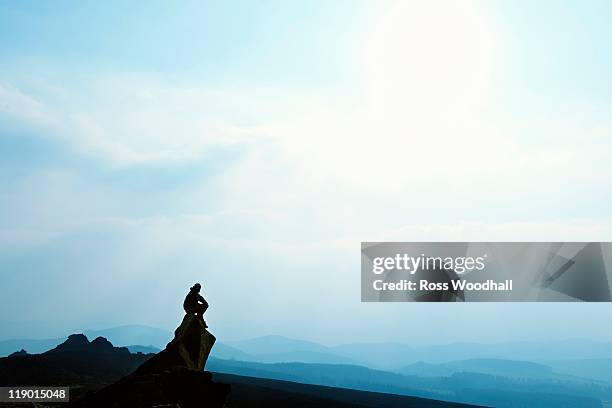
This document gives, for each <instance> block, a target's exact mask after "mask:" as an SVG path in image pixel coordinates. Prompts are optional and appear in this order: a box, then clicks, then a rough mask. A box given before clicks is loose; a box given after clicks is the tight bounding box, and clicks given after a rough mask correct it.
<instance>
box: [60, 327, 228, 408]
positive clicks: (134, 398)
mask: <svg viewBox="0 0 612 408" xmlns="http://www.w3.org/2000/svg"><path fill="white" fill-rule="evenodd" d="M214 343H215V336H213V335H212V334H211V333H210V332H208V330H206V326H205V325H204V322H203V320H202V319H200V318H198V317H197V316H195V315H186V316H185V317H184V318H183V321H182V323H181V325H180V326H179V327H178V328H177V329H176V330H175V332H174V339H172V341H171V342H170V343H168V345H167V346H166V348H165V349H164V350H162V351H160V352H159V353H158V354H156V355H155V356H153V357H152V358H151V359H149V360H148V361H146V362H145V363H143V364H142V365H141V366H140V367H138V368H137V369H136V371H134V373H132V374H130V375H129V376H127V377H124V378H122V379H121V380H119V381H118V382H116V383H115V384H112V385H110V386H108V387H106V388H103V389H102V390H100V391H98V392H96V393H93V394H90V395H88V396H87V397H85V398H84V399H82V400H80V401H76V402H75V403H73V404H72V406H73V407H94V408H95V407H117V408H121V407H126V408H127V407H130V408H132V407H134V408H138V407H141V408H144V407H153V406H176V405H178V406H180V407H181V408H196V407H211V408H212V407H222V406H223V405H224V402H225V399H226V397H227V395H228V393H229V391H230V386H229V385H227V384H220V383H216V382H214V381H212V379H211V378H212V375H211V374H210V373H209V372H206V371H202V370H203V369H204V366H205V364H206V360H207V359H208V355H209V354H210V351H211V349H212V346H213V345H214ZM100 346H102V345H100Z"/></svg>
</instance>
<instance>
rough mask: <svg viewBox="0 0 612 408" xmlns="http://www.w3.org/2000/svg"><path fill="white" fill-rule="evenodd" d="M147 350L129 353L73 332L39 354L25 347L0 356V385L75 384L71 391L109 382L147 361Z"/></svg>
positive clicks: (102, 339) (95, 386)
mask: <svg viewBox="0 0 612 408" xmlns="http://www.w3.org/2000/svg"><path fill="white" fill-rule="evenodd" d="M150 357H151V355H150V354H142V353H137V354H132V353H130V352H129V351H128V349H127V348H125V347H114V346H113V345H112V344H111V343H110V342H109V341H107V340H106V339H105V338H103V337H98V338H96V339H95V340H93V341H92V342H90V341H89V340H88V339H87V337H85V335H83V334H73V335H71V336H69V337H68V339H67V340H66V341H65V342H64V343H62V344H60V345H59V346H57V347H55V348H54V349H51V350H49V351H47V352H45V353H42V354H28V353H27V352H26V351H25V350H21V351H19V352H16V353H13V354H11V355H10V356H9V357H5V358H0V386H15V385H45V386H64V385H67V384H70V385H73V384H74V385H78V388H75V389H74V392H73V394H75V395H78V394H79V392H82V391H84V390H87V389H97V388H100V387H101V386H104V385H107V384H110V383H112V382H114V381H116V380H117V379H118V378H121V377H123V376H125V375H127V374H129V373H131V372H132V371H134V370H135V369H136V368H137V367H138V366H139V365H141V364H142V363H144V362H145V361H147V360H148V359H149V358H150Z"/></svg>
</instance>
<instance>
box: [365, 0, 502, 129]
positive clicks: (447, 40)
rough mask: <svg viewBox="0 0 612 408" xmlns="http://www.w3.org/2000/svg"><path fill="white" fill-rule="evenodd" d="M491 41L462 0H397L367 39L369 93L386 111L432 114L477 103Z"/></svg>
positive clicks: (461, 109) (482, 21)
mask: <svg viewBox="0 0 612 408" xmlns="http://www.w3.org/2000/svg"><path fill="white" fill-rule="evenodd" d="M492 51H493V41H492V38H491V33H490V32H489V30H488V28H487V26H486V20H485V18H484V16H483V15H482V14H481V13H479V12H478V10H477V9H476V8H475V7H474V6H473V5H472V4H470V3H469V2H467V1H428V2H422V1H420V2H411V1H400V2H398V3H397V4H396V5H395V6H394V7H392V8H391V9H390V10H389V11H388V12H387V13H386V14H385V15H384V16H383V17H382V18H380V20H379V21H378V23H377V24H376V27H375V28H374V30H373V32H372V35H371V36H370V38H369V40H368V42H367V44H366V52H365V64H366V72H367V77H368V87H369V90H370V94H371V95H370V96H371V98H372V100H373V102H374V103H375V104H377V106H382V107H383V108H384V109H385V110H389V109H390V111H391V112H399V111H402V112H404V113H406V111H407V110H410V111H411V112H413V113H414V114H415V115H417V116H421V115H422V114H426V115H427V116H433V117H437V116H439V115H443V116H447V115H448V114H452V113H453V112H460V113H461V114H464V113H465V109H466V108H467V109H473V108H477V107H478V106H479V105H480V104H481V103H482V102H483V100H484V98H485V97H486V92H487V86H488V78H489V75H490V70H491V62H492Z"/></svg>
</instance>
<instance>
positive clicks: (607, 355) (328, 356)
mask: <svg viewBox="0 0 612 408" xmlns="http://www.w3.org/2000/svg"><path fill="white" fill-rule="evenodd" d="M84 334H86V335H87V336H88V337H89V338H96V337H104V338H106V339H108V340H109V341H110V342H112V343H113V344H116V345H118V346H124V347H127V348H128V349H129V350H130V351H132V352H142V353H154V352H157V351H159V350H160V349H162V348H163V347H165V345H166V343H167V342H168V341H169V340H170V339H171V338H172V333H171V332H170V331H168V330H163V329H159V328H155V327H149V326H142V325H126V326H119V327H113V328H109V329H104V330H85V331H84ZM64 340H65V338H56V339H38V340H37V339H9V340H1V341H0V356H7V355H9V354H10V353H13V352H15V351H18V350H21V349H25V350H27V351H28V352H29V353H41V352H44V351H47V350H49V349H51V348H53V347H55V346H57V345H58V344H60V343H62V342H63V341H64ZM212 357H214V358H217V359H222V360H237V361H247V362H257V363H290V362H297V363H312V364H344V365H355V366H363V367H368V368H371V369H381V370H386V371H391V372H396V373H402V374H408V375H419V376H451V375H453V374H455V373H458V372H476V373H483V374H491V375H504V376H506V377H512V376H515V377H516V376H518V377H532V378H533V377H537V376H545V377H550V376H552V375H561V376H562V375H569V376H576V377H585V378H591V379H595V380H601V381H609V382H612V343H607V342H596V341H591V340H580V339H576V340H559V341H554V342H505V343H497V344H478V343H453V344H446V345H431V346H410V345H406V344H401V343H355V344H343V345H338V346H331V347H330V346H325V345H322V344H319V343H316V342H311V341H304V340H297V339H290V338H286V337H282V336H263V337H256V338H252V339H246V340H240V341H230V342H221V341H218V342H217V343H216V344H215V347H214V348H213V352H212Z"/></svg>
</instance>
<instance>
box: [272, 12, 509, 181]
mask: <svg viewBox="0 0 612 408" xmlns="http://www.w3.org/2000/svg"><path fill="white" fill-rule="evenodd" d="M493 45H494V40H493V38H492V36H491V34H490V32H489V30H488V29H487V25H486V19H485V17H484V16H483V15H482V14H481V13H479V11H478V10H477V9H476V8H475V7H474V6H472V5H471V4H470V3H468V2H465V1H461V2H453V1H443V2H441V1H440V2H437V1H430V2H408V1H400V2H398V3H397V4H395V5H393V7H391V8H390V9H389V10H388V11H387V12H386V13H385V14H384V15H382V16H381V17H380V18H379V19H377V21H376V22H375V24H374V25H373V28H372V30H371V33H370V34H369V36H368V38H367V41H366V43H365V44H364V52H363V55H362V58H363V59H362V61H361V62H362V66H363V67H364V68H365V70H364V71H365V78H364V83H363V87H364V89H365V92H364V96H365V98H363V100H362V101H361V105H360V106H359V107H358V108H357V109H356V110H354V111H349V112H342V113H341V112H338V111H337V110H334V109H326V108H324V107H321V106H319V107H316V108H315V109H312V111H311V112H310V115H309V116H308V117H307V118H304V119H303V120H302V122H301V123H299V124H294V125H293V126H292V128H291V129H286V131H285V132H284V133H285V134H287V135H292V136H293V137H292V138H290V142H289V143H288V145H289V148H290V149H292V150H294V153H295V154H296V155H300V156H302V157H303V158H304V159H306V168H307V169H308V173H312V172H313V163H316V167H315V168H316V169H322V170H323V172H322V174H334V175H335V176H338V177H340V178H343V179H345V180H349V181H352V182H355V183H356V184H359V185H361V186H363V185H364V184H367V185H369V186H372V187H374V188H385V189H387V188H402V186H403V184H404V182H406V181H407V180H411V179H422V177H423V176H424V175H430V176H431V175H432V174H435V173H436V172H440V171H447V170H448V169H449V168H450V169H452V174H453V175H460V174H462V173H464V172H469V171H477V172H480V171H482V170H483V169H486V168H488V167H490V166H491V165H492V164H495V167H497V168H500V167H504V165H505V164H506V165H507V164H509V163H506V162H505V161H504V159H503V157H507V156H508V155H507V152H508V151H509V150H510V149H512V146H510V145H509V144H508V142H507V141H506V140H504V139H503V138H502V137H500V136H499V135H498V134H497V131H496V129H495V128H494V126H491V124H488V123H486V122H485V121H483V120H482V118H481V116H480V109H481V107H482V106H483V105H484V104H485V103H486V98H487V92H488V83H489V77H490V72H491V69H492V59H493V58H492V53H493ZM459 135H460V136H459ZM439 163H444V164H445V165H444V166H439V165H438V164H439Z"/></svg>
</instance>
